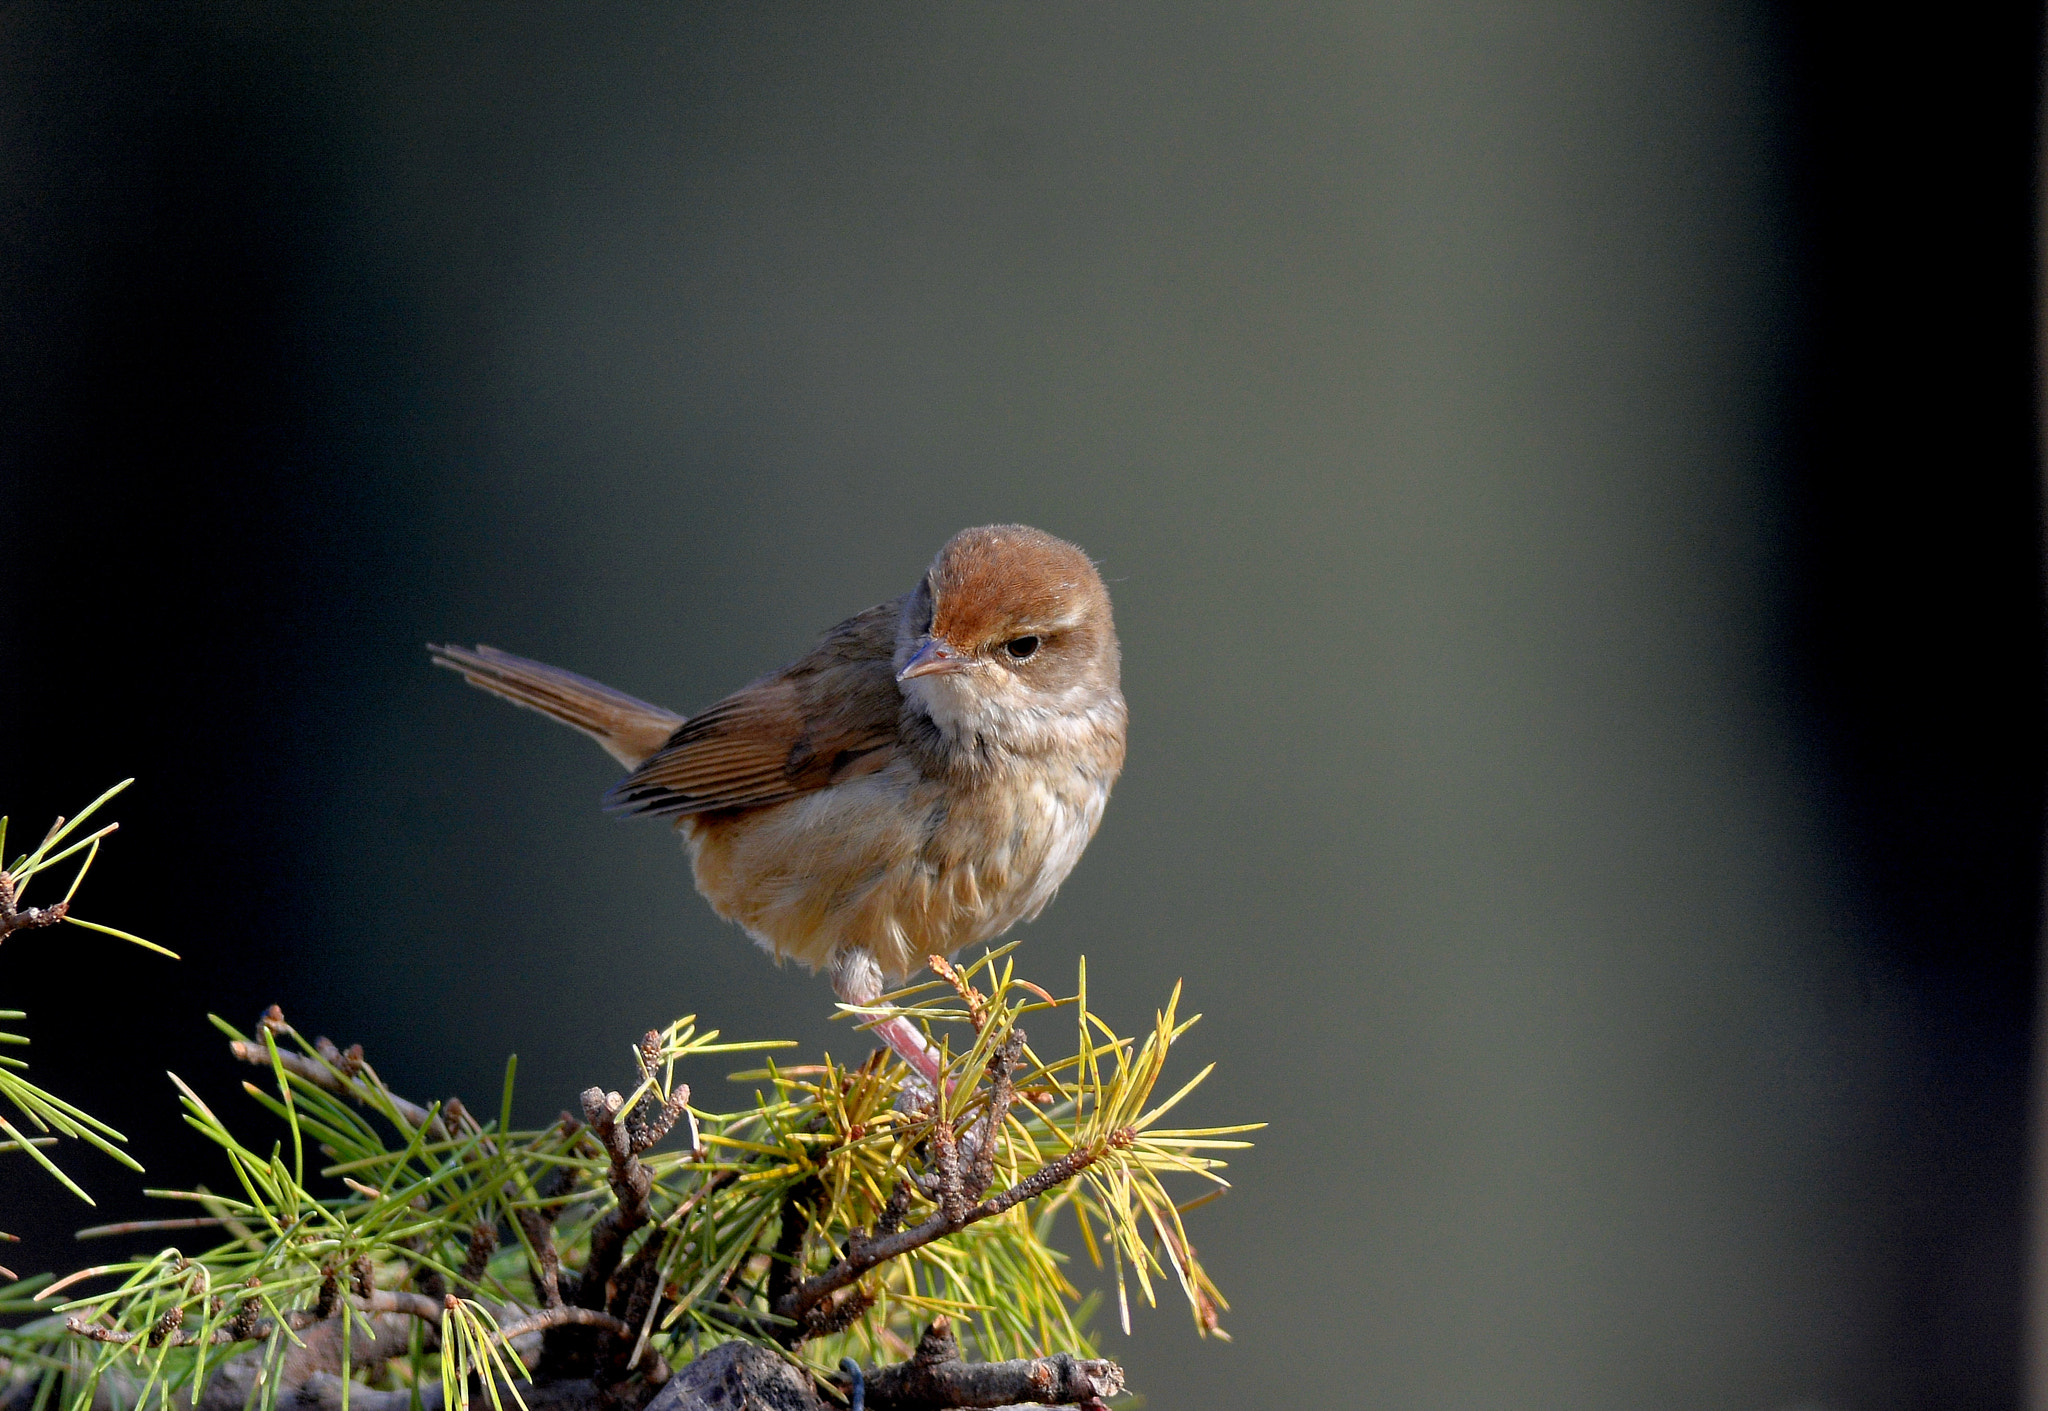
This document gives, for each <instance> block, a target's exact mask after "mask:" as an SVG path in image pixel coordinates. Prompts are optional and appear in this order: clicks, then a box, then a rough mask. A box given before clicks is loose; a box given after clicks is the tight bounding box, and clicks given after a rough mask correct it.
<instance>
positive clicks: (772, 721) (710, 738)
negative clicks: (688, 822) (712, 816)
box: [605, 599, 903, 816]
mask: <svg viewBox="0 0 2048 1411" xmlns="http://www.w3.org/2000/svg"><path fill="white" fill-rule="evenodd" d="M901 610H902V602H901V600H900V599H899V600H897V601H895V602H888V603H883V604H881V605H879V606H877V607H872V608H869V609H868V610H867V611H866V612H863V613H861V614H859V615H858V616H856V617H850V618H848V619H847V620H846V621H844V622H842V623H840V624H839V625H838V626H837V627H834V628H833V629H832V630H831V631H829V632H827V633H826V634H825V637H824V639H823V640H822V641H821V642H819V644H818V645H817V647H816V648H814V649H813V650H812V651H811V652H810V653H809V654H808V655H806V656H804V657H803V658H802V659H801V660H799V661H797V662H796V663H795V664H793V665H792V666H790V667H788V668H787V669H786V670H783V671H780V672H777V673H776V674H774V675H772V676H766V677H763V678H762V679H761V680H759V681H756V682H754V683H753V684H752V685H749V686H745V687H742V688H741V689H739V690H738V691H735V692H733V694H731V695H730V696H727V697H726V698H725V699H724V700H722V701H719V702H718V703H717V704H716V705H713V706H711V707H709V708H708V709H706V710H705V711H703V712H702V713H701V714H699V715H696V716H693V717H691V718H690V719H689V720H687V721H685V722H684V723H683V724H682V726H681V727H680V728H678V729H677V730H676V732H675V734H673V735H672V736H670V737H669V741H668V743H667V744H665V745H663V746H662V747H661V749H659V750H658V751H656V752H655V753H654V754H653V755H652V756H650V757H649V758H648V759H647V760H646V761H645V762H644V763H642V764H641V765H640V767H639V768H637V769H635V770H634V771H633V772H632V773H631V774H628V775H627V776H626V777H625V778H624V779H622V780H620V781H619V782H618V783H617V784H616V785H614V786H613V788H612V789H611V791H610V792H609V793H608V794H606V795H605V807H607V808H609V809H611V810H613V811H615V812H620V813H628V814H652V815H657V816H663V815H667V816H685V815H692V814H703V813H713V812H717V811H719V810H723V809H752V808H765V807H767V806H768V805H770V804H775V803H781V802H783V801H784V800H787V799H793V798H796V797H798V796H799V795H802V794H806V793H810V792H812V791H814V790H817V789H823V788H826V787H827V786H829V785H832V784H836V783H840V782H842V781H844V780H847V779H851V778H857V777H859V776H860V775H862V774H866V773H871V772H873V771H874V770H876V769H879V768H881V767H882V766H883V765H884V764H886V763H887V762H888V761H889V759H890V758H891V756H892V755H893V753H894V751H895V748H896V742H897V716H898V714H899V712H900V711H901V709H902V705H903V697H902V693H901V692H900V691H899V690H898V689H897V686H896V675H895V670H894V668H893V667H892V666H891V664H890V663H891V657H892V655H893V653H894V651H895V646H896V622H897V618H898V616H899V614H900V612H901Z"/></svg>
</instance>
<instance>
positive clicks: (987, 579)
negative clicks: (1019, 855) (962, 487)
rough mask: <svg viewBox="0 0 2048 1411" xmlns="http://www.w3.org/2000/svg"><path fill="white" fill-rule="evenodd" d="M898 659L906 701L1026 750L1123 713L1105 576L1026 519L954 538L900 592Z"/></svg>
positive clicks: (950, 729)
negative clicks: (1095, 718) (1093, 719)
mask: <svg viewBox="0 0 2048 1411" xmlns="http://www.w3.org/2000/svg"><path fill="white" fill-rule="evenodd" d="M895 665H896V680H897V682H898V683H899V684H900V685H901V687H902V689H903V694H904V698H905V699H906V700H908V701H909V702H911V704H913V705H914V706H916V707H918V708H919V709H921V710H922V711H924V713H925V714H927V715H929V716H930V717H931V719H932V721H933V723H935V724H936V725H938V726H939V728H940V729H941V731H943V732H945V733H946V734H948V735H949V736H962V737H972V736H973V735H975V734H980V735H983V736H985V737H992V738H993V739H996V740H1000V741H1002V742H1003V743H1005V744H1007V745H1009V746H1011V747H1013V748H1018V749H1029V748H1032V747H1033V746H1034V745H1035V744H1039V743H1043V742H1049V741H1050V740H1051V739H1052V738H1054V737H1057V736H1061V735H1063V734H1065V733H1067V727H1069V726H1071V724H1073V723H1075V722H1077V721H1081V720H1086V719H1087V718H1088V717H1090V716H1092V715H1094V714H1097V713H1099V712H1101V711H1103V710H1106V709H1109V708H1111V707H1112V706H1113V707H1114V709H1115V710H1116V711H1117V712H1118V713H1119V714H1120V713H1121V710H1122V697H1121V696H1120V695H1119V694H1118V689H1117V687H1118V667H1119V655H1118V648H1117V640H1116V626H1115V624H1114V622H1113V621H1112V620H1111V617H1110V610H1109V590H1108V589H1107V588H1106V587H1104V586H1103V583H1102V575H1101V574H1099V573H1097V572H1096V571H1095V565H1094V564H1092V563H1090V562H1089V561H1088V556H1087V555H1086V554H1084V553H1082V552H1081V551H1080V550H1079V549H1077V548H1075V547H1074V546H1073V545H1072V544H1069V543H1067V542H1066V541H1065V540H1064V539H1055V538H1054V537H1053V536H1052V535H1050V534H1046V533H1043V532H1041V531H1039V530H1036V529H1031V528H1028V527H1027V526H1025V525H1021V524H995V525H989V526H987V527H986V528H981V529H963V530H961V531H960V532H959V533H958V534H955V535H954V536H953V537H952V539H950V540H949V541H947V544H946V546H945V547H944V548H943V549H940V550H939V553H938V557H937V558H935V559H933V560H932V565H931V567H930V568H929V569H927V570H926V571H925V575H924V579H923V581H922V582H920V583H919V584H918V586H917V588H916V589H915V590H914V591H912V593H911V594H910V596H909V597H908V598H906V599H905V600H904V609H903V618H902V621H901V623H900V624H899V626H898V628H897V632H896V657H895Z"/></svg>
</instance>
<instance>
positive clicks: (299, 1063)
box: [228, 1004, 450, 1141]
mask: <svg viewBox="0 0 2048 1411" xmlns="http://www.w3.org/2000/svg"><path fill="white" fill-rule="evenodd" d="M262 1022H263V1027H264V1028H266V1029H268V1030H270V1032H271V1033H273V1034H275V1035H277V1036H278V1037H279V1038H287V1037H290V1036H291V1034H292V1033H293V1029H292V1026H291V1025H289V1024H287V1023H285V1019H284V1011H283V1010H282V1009H280V1008H278V1006H276V1005H274V1004H273V1005H272V1006H270V1008H269V1009H267V1010H265V1011H264V1013H263V1021H262ZM313 1046H314V1048H315V1049H317V1050H319V1051H320V1053H321V1055H322V1057H321V1058H320V1059H312V1058H307V1057H306V1056H305V1055H304V1054H299V1053H290V1052H287V1051H286V1050H285V1049H283V1048H282V1047H280V1048H279V1049H278V1051H277V1060H278V1063H279V1064H280V1065H281V1066H282V1067H283V1068H284V1070H285V1071H286V1072H287V1073H292V1074H295V1075H296V1076H298V1077H301V1078H304V1079H305V1080H306V1081H307V1082H309V1083H311V1084H312V1085H313V1086H314V1087H316V1088H324V1089H326V1090H327V1091H328V1092H331V1093H334V1094H336V1095H337V1096H340V1097H345V1098H348V1099H350V1100H351V1101H353V1102H355V1103H357V1104H358V1105H360V1106H363V1107H374V1106H375V1105H376V1099H377V1098H378V1097H379V1096H381V1097H383V1098H384V1099H385V1100H386V1101H387V1102H389V1103H390V1104H391V1106H392V1109H393V1110H394V1111H396V1112H397V1113H398V1115H399V1116H400V1117H402V1118H403V1119H405V1121H406V1123H407V1124H408V1125H409V1126H411V1127H412V1128H413V1130H415V1131H417V1130H418V1129H419V1128H421V1127H423V1126H424V1127H425V1128H426V1129H427V1135H428V1136H430V1137H432V1138H433V1139H434V1140H435V1141H447V1140H448V1138H449V1135H450V1133H449V1130H448V1126H447V1124H446V1123H445V1122H443V1121H442V1120H441V1119H440V1118H439V1117H435V1116H433V1115H432V1114H431V1113H429V1112H428V1111H427V1109H426V1108H424V1107H421V1106H420V1105H419V1104H418V1103H416V1102H408V1101H406V1099H404V1098H402V1097H400V1096H398V1094H396V1093H394V1092H392V1091H391V1089H389V1088H387V1087H385V1086H384V1083H383V1081H382V1080H381V1079H379V1078H378V1077H377V1075H376V1072H375V1070H373V1069H372V1068H370V1066H369V1065H368V1064H366V1063H364V1062H363V1049H362V1045H361V1044H357V1045H354V1046H353V1047H351V1048H350V1049H349V1050H348V1051H347V1052H346V1053H343V1052H342V1051H340V1050H339V1049H336V1048H335V1047H334V1045H333V1044H332V1043H330V1042H328V1041H327V1040H325V1039H321V1040H317V1041H316V1042H315V1043H314V1045H313ZM228 1050H229V1052H231V1053H233V1054H234V1056H235V1057H236V1058H239V1059H240V1060H242V1062H244V1063H247V1064H251V1065H253V1066H255V1067H257V1068H268V1067H269V1066H270V1050H269V1048H268V1047H267V1046H266V1045H264V1044H260V1043H252V1042H249V1041H248V1040H245V1039H235V1040H233V1041H232V1042H230V1043H229V1044H228ZM323 1060H324V1061H323ZM364 1073H367V1074H369V1077H368V1078H367V1079H365V1078H364V1077H362V1076H361V1075H362V1074H364Z"/></svg>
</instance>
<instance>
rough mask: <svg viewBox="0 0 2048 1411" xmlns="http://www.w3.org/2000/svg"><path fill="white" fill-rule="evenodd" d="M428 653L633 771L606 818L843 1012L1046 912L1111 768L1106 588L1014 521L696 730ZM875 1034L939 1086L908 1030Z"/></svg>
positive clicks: (504, 667)
mask: <svg viewBox="0 0 2048 1411" xmlns="http://www.w3.org/2000/svg"><path fill="white" fill-rule="evenodd" d="M428 650H429V651H431V652H432V653H433V657H434V661H435V664H436V665H439V666H445V667H448V668H450V669H452V670H455V671H459V672H461V673H462V674H463V676H464V678H465V679H467V680H468V681H469V683H470V684H471V685H473V686H479V687H481V688H483V689H484V690H486V691H491V692H494V693H495V694H497V695H500V696H503V697H504V698H505V699H507V700H509V701H513V702H516V703H517V704H519V705H523V706H528V707H531V708H532V709H534V710H537V711H540V712H541V713H542V714H544V715H550V716H553V717H554V718H555V719H556V720H559V721H561V722H563V723H564V724H566V725H573V726H574V727H576V728H577V729H578V730H581V731H583V732H584V733H585V734H586V735H589V736H590V737H591V738H593V739H595V740H596V741H597V742H598V743H599V744H600V745H602V746H604V748H605V749H606V750H607V751H608V752H609V753H610V754H611V756H612V757H613V758H614V759H616V760H618V761H619V762H620V763H621V764H623V765H625V766H626V767H627V769H629V770H630V771H631V772H630V773H628V774H627V775H626V777H625V778H624V779H622V780H620V781H619V782H618V783H617V784H616V785H614V786H613V788H612V790H611V791H610V793H608V794H607V795H606V796H605V805H606V807H608V808H610V809H613V810H615V811H617V812H620V813H625V814H638V815H654V816H657V817H671V818H674V819H675V820H676V825H675V826H676V827H677V829H678V830H679V831H680V832H681V833H682V835H683V840H684V843H685V844H686V845H687V847H688V849H689V853H690V861H691V864H692V866H693V868H694V870H695V873H696V879H697V890H698V891H700V892H702V893H703V894H704V896H705V898H706V899H707V900H709V901H710V903H711V906H712V909H713V910H715V911H717V913H718V914H719V915H720V916H723V917H725V918H727V919H728V920H731V921H737V922H738V923H739V924H740V925H741V926H743V927H745V928H746V931H747V934H748V935H750V936H752V937H753V938H754V939H755V941H757V942H758V943H759V944H760V945H762V946H763V947H765V948H766V949H768V950H769V951H771V952H773V953H774V954H775V955H776V956H777V957H782V956H790V957H794V958H795V959H797V960H799V961H802V962H803V963H804V964H805V965H808V966H809V967H810V968H811V969H812V970H813V971H816V970H818V969H820V968H821V967H822V968H829V969H830V971H831V974H832V986H833V989H834V990H835V991H837V993H838V995H839V997H840V999H842V1000H843V1001H845V1002H846V1003H848V1004H867V1003H871V1002H872V1001H873V1000H874V999H875V998H876V997H877V996H879V995H880V994H882V993H883V991H884V990H885V989H886V988H887V987H888V985H889V984H890V983H891V982H898V981H901V980H902V979H904V978H905V977H906V976H908V975H909V974H910V973H911V972H912V971H914V970H915V969H917V968H918V967H919V966H920V965H922V964H924V962H925V960H926V958H927V957H929V956H933V955H947V956H950V955H951V954H952V953H953V952H955V951H957V950H958V949H960V947H962V946H966V945H973V944H975V943H977V942H982V941H988V940H992V939H994V938H995V937H997V936H1000V935H1001V934H1002V933H1003V932H1005V931H1007V930H1009V929H1010V927H1012V926H1014V925H1016V924H1017V923H1018V922H1019V921H1029V920H1031V919H1032V918H1033V917H1036V916H1037V915H1038V913H1039V912H1040V911H1042V910H1044V909H1045V905H1046V903H1047V902H1049V901H1051V900H1052V898H1053V894H1054V893H1055V892H1056V891H1058V890H1059V885H1060V883H1061V882H1062V881H1064V880H1065V879H1066V876H1067V874H1068V873H1069V872H1071V871H1072V870H1073V867H1074V864H1075V863H1076V862H1077V861H1079V860H1080V857H1081V852H1082V850H1083V849H1084V848H1086V847H1087V846H1088V840H1089V839H1090V838H1091V837H1093V836H1094V835H1095V829H1096V825H1097V824H1099V823H1100V822H1101V821H1102V810H1103V806H1104V805H1105V804H1106V803H1107V802H1108V801H1109V790H1110V786H1111V785H1112V784H1114V783H1115V782H1116V776H1117V773H1118V771H1119V770H1120V769H1122V767H1123V761H1124V731H1125V710H1124V698H1123V695H1122V693H1121V692H1120V691H1119V690H1118V680H1117V678H1118V662H1119V657H1118V651H1117V640H1116V629H1115V627H1114V625H1113V624H1112V623H1111V621H1110V611H1109V590H1108V589H1107V588H1105V587H1104V586H1103V583H1102V578H1101V575H1099V574H1098V573H1097V572H1096V571H1095V566H1094V565H1093V564H1092V563H1090V562H1089V561H1088V558H1087V556H1086V555H1085V554H1083V553H1082V552H1081V551H1080V550H1079V549H1077V548H1075V547H1074V546H1073V545H1072V544H1069V543H1066V542H1065V541H1064V540H1060V539H1055V538H1053V537H1052V536H1051V535H1050V534H1044V533H1041V532H1040V531H1038V530H1036V529H1029V528H1026V527H1025V526H1023V525H1021V524H999V525H991V526H989V527H987V528H984V529H965V530H962V531H961V532H960V533H958V534H956V535H954V536H953V538H952V539H951V540H950V541H949V542H948V543H947V544H946V546H945V547H944V548H943V549H940V550H939V553H938V557H937V558H935V559H933V560H932V564H931V567H930V568H929V569H927V570H926V571H925V575H924V578H923V579H922V580H921V581H920V582H919V583H918V585H917V586H916V587H915V588H913V589H911V590H910V591H909V592H908V593H905V594H904V595H903V596H902V597H900V598H897V599H895V600H893V601H891V602H886V603H883V604H881V605H880V606H877V607H872V608H869V609H868V610H867V611H866V612H863V613H860V614H858V615H856V616H854V617H850V618H848V619H847V620H846V621H844V622H842V623H840V624H839V625H838V626H837V627H834V628H833V629H831V630H830V631H829V632H827V633H826V634H825V636H824V640H822V641H821V642H819V644H818V645H817V647H815V648H814V649H813V650H812V651H811V652H810V653H809V654H808V655H806V656H804V657H802V658H800V659H798V660H797V661H795V662H793V663H792V664H790V665H789V666H787V667H784V668H783V669H782V670H781V671H778V672H775V673H774V674H772V675H769V676H763V677H761V678H760V679H759V680H757V681H755V682H754V683H753V684H751V685H749V686H745V687H742V688H741V689H740V690H738V691H735V692H734V693H733V694H732V695H729V696H727V697H726V698H725V699H724V700H722V701H719V702H718V703H717V704H716V705H713V706H711V707H710V708H708V709H707V710H705V711H703V712H702V713H701V714H699V715H696V716H693V717H691V718H689V719H685V718H683V717H682V716H680V715H677V714H675V713H674V712H673V711H668V710H663V709H662V708H661V707H660V706H655V705H649V704H648V703H647V702H645V701H641V700H636V699H634V698H633V697H632V696H629V695H626V694H625V693H624V692H622V691H615V690H613V689H612V688H611V687H609V686H602V685H599V684H598V683H597V682H595V681H591V680H588V679H586V678H584V677H581V676H577V675H575V674H573V673H571V672H567V671H563V670H561V669H560V668H559V667H553V666H544V665H542V664H541V663H540V662H537V661H528V660H526V659H525V658H523V657H516V656H512V655H510V654H509V653H506V652H501V651H497V650H496V649H494V648H491V647H485V646H479V647H478V648H477V649H476V650H475V651H473V652H472V651H465V650H464V649H462V648H460V647H429V648H428ZM875 1027H876V1029H877V1032H878V1033H879V1034H880V1036H881V1037H882V1038H883V1039H884V1040H885V1041H887V1043H888V1044H889V1046H890V1047H891V1048H893V1049H895V1050H896V1051H897V1052H898V1053H899V1054H901V1055H902V1056H903V1058H904V1060H905V1061H906V1062H908V1063H909V1064H910V1065H911V1067H912V1068H913V1069H914V1070H916V1071H917V1072H918V1073H920V1074H921V1075H922V1076H923V1077H924V1078H925V1079H926V1080H927V1081H928V1082H931V1083H933V1084H934V1085H936V1084H937V1082H938V1080H939V1071H938V1062H937V1057H936V1055H935V1054H933V1053H932V1052H931V1050H930V1048H929V1046H928V1045H927V1043H926V1042H925V1040H924V1037H923V1035H922V1034H920V1033H919V1032H918V1030H917V1029H916V1028H915V1026H913V1025H912V1024H910V1023H909V1021H907V1020H904V1019H895V1020H889V1021H885V1022H883V1023H881V1024H878V1025H876V1026H875Z"/></svg>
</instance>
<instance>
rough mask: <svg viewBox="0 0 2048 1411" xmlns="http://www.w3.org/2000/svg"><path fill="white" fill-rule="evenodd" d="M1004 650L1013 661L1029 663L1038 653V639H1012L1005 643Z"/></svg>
mask: <svg viewBox="0 0 2048 1411" xmlns="http://www.w3.org/2000/svg"><path fill="white" fill-rule="evenodd" d="M1003 650H1004V651H1006V652H1008V653H1009V654H1010V660H1012V661H1029V660H1031V658H1032V657H1033V656H1034V655H1036V653H1037V651H1038V639H1037V638H1036V637H1012V638H1011V639H1010V640H1009V641H1007V642H1005V643H1003Z"/></svg>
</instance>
